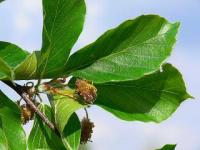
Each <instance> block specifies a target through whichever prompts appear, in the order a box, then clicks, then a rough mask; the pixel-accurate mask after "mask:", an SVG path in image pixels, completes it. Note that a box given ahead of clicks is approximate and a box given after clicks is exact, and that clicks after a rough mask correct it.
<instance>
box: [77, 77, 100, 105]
mask: <svg viewBox="0 0 200 150" xmlns="http://www.w3.org/2000/svg"><path fill="white" fill-rule="evenodd" d="M76 93H77V94H78V95H79V96H80V97H81V98H82V99H83V100H84V102H85V103H87V104H92V103H94V101H95V100H96V97H97V89H96V87H95V86H94V85H92V84H91V83H90V82H89V81H86V80H80V79H77V80H76Z"/></svg>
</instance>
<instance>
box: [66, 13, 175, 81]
mask: <svg viewBox="0 0 200 150" xmlns="http://www.w3.org/2000/svg"><path fill="white" fill-rule="evenodd" d="M178 28H179V23H174V24H171V23H169V22H168V21H167V20H165V19H164V18H161V17H159V16H156V15H143V16H140V17H138V18H136V19H134V20H128V21H126V22H124V23H123V24H121V25H120V26H118V27H117V28H115V29H112V30H109V31H108V32H106V33H105V34H104V35H102V36H101V37H100V38H99V39H98V40H97V41H95V42H94V43H92V44H90V45H88V46H86V47H85V48H83V49H81V50H79V51H77V52H76V53H75V54H73V55H72V56H71V57H70V58H69V61H68V64H67V68H66V70H67V73H71V72H72V75H73V76H75V77H80V78H84V79H87V80H90V81H93V82H95V83H103V82H108V81H125V80H135V79H138V78H140V77H142V76H143V75H145V74H149V73H152V72H154V71H156V70H157V69H158V68H159V67H160V65H161V63H162V62H163V61H164V60H165V59H166V58H167V57H168V56H169V55H170V53H171V51H172V47H173V45H174V43H175V41H176V34H177V31H178Z"/></svg>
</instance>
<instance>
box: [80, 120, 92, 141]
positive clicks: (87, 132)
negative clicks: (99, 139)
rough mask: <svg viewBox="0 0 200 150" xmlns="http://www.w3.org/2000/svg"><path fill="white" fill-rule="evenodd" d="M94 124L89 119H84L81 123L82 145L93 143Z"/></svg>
mask: <svg viewBox="0 0 200 150" xmlns="http://www.w3.org/2000/svg"><path fill="white" fill-rule="evenodd" d="M93 128H94V123H93V122H91V121H90V119H88V118H87V117H84V118H83V119H82V122H81V144H86V143H87V142H89V141H91V137H92V133H93V130H92V129H93Z"/></svg>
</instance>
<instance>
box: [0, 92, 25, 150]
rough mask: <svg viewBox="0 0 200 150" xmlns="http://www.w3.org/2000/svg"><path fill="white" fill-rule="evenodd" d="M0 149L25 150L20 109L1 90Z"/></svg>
mask: <svg viewBox="0 0 200 150" xmlns="http://www.w3.org/2000/svg"><path fill="white" fill-rule="evenodd" d="M16 139H17V140H16ZM0 149H1V150H16V149H20V150H26V136H25V132H24V130H23V127H22V124H21V119H20V110H19V108H18V106H17V105H16V104H15V103H14V102H12V101H11V100H10V99H9V98H8V97H6V96H5V95H4V94H3V93H2V91H0Z"/></svg>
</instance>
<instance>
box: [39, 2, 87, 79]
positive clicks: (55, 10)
mask: <svg viewBox="0 0 200 150" xmlns="http://www.w3.org/2000/svg"><path fill="white" fill-rule="evenodd" d="M42 2H43V14H44V25H43V42H42V50H41V59H40V63H39V71H38V73H39V75H40V76H41V77H46V78H51V77H55V76H59V74H61V73H63V69H64V66H65V65H66V62H67V60H68V56H69V54H70V50H71V49H72V47H73V45H74V44H75V42H76V41H77V39H78V37H79V35H80V33H81V31H82V28H83V24H84V19H85V13H86V6H85V2H84V0H54V1H49V0H43V1H42Z"/></svg>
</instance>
